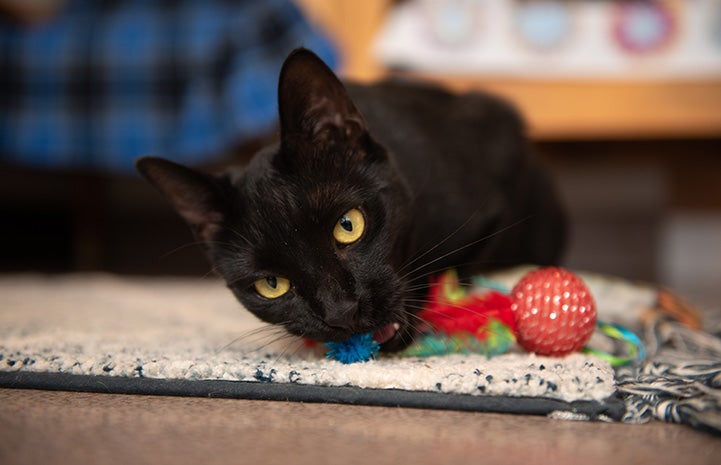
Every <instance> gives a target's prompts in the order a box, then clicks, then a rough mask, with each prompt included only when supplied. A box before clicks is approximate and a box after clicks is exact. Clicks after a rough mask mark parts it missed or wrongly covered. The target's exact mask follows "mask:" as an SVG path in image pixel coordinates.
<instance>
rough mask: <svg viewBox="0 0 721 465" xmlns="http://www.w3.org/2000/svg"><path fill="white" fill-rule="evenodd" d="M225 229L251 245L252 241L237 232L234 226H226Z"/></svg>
mask: <svg viewBox="0 0 721 465" xmlns="http://www.w3.org/2000/svg"><path fill="white" fill-rule="evenodd" d="M227 229H228V231H230V232H232V233H233V234H234V235H235V236H236V237H238V238H239V239H242V240H243V241H245V243H246V244H248V245H249V246H251V247H253V243H252V242H251V241H250V240H249V239H248V238H247V237H245V236H244V235H242V234H241V233H240V232H238V231H237V230H236V229H235V228H231V227H230V226H228V227H227Z"/></svg>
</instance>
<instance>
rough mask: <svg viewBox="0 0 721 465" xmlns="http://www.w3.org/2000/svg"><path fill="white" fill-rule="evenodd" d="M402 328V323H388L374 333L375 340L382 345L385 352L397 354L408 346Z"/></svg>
mask: <svg viewBox="0 0 721 465" xmlns="http://www.w3.org/2000/svg"><path fill="white" fill-rule="evenodd" d="M401 328H402V327H401V323H398V322H396V321H394V322H392V323H388V324H387V325H385V326H383V327H381V328H379V329H377V330H375V331H374V332H373V339H374V340H375V341H376V342H377V343H379V344H380V345H381V350H382V351H383V352H396V351H398V350H401V349H402V348H404V347H405V346H406V345H407V343H406V342H404V340H405V339H407V338H404V337H403V330H402V329H401Z"/></svg>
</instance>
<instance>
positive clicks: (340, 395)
mask: <svg viewBox="0 0 721 465" xmlns="http://www.w3.org/2000/svg"><path fill="white" fill-rule="evenodd" d="M0 388H12V389H40V390H49V391H71V392H94V393H105V394H131V395H155V396H177V397H209V398H229V399H247V400H268V401H287V402H309V403H330V404H348V405H367V406H379V407H404V408H420V409H432V410H457V411H467V412H486V413H511V414H526V415H548V414H550V413H552V412H557V411H566V412H572V413H575V414H580V415H585V416H586V417H588V418H589V419H591V420H599V419H602V418H610V419H612V420H615V421H620V420H621V419H622V417H623V415H624V413H625V411H626V408H625V405H624V402H623V400H621V399H620V398H619V397H618V396H616V395H614V396H611V397H609V398H607V399H605V400H604V401H603V402H598V401H595V400H578V401H573V402H566V401H563V400H559V399H551V398H547V397H521V396H519V397H512V396H483V395H477V396H476V395H468V394H447V393H441V392H427V391H407V390H401V389H375V388H360V387H355V386H318V385H309V384H294V383H268V382H251V381H230V380H183V379H160V378H144V377H137V378H127V377H117V376H101V375H76V374H69V373H44V372H1V371H0Z"/></svg>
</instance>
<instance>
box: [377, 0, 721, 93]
mask: <svg viewBox="0 0 721 465" xmlns="http://www.w3.org/2000/svg"><path fill="white" fill-rule="evenodd" d="M656 1H663V2H664V5H665V6H667V7H668V8H669V9H670V10H671V11H673V14H674V15H675V16H674V21H675V22H676V24H678V28H677V29H678V33H677V34H675V36H674V37H673V40H671V41H670V42H669V43H668V44H667V45H666V46H664V47H662V48H661V49H659V50H654V51H653V53H645V54H639V53H630V52H629V51H627V50H624V48H623V47H622V46H621V45H620V44H619V43H618V41H617V39H616V37H615V36H614V31H613V25H614V20H613V18H614V14H617V11H616V9H617V7H618V2H614V1H595V0H579V1H574V2H568V1H565V2H564V1H561V0H557V1H552V0H536V1H533V0H527V1H519V0H445V1H444V0H413V1H408V2H403V3H401V4H399V5H397V6H396V7H395V8H394V9H393V10H392V11H390V12H389V14H388V17H387V21H386V24H385V25H384V27H383V28H382V29H381V31H380V33H379V35H378V37H377V40H376V43H375V53H376V55H377V56H378V57H379V59H380V61H381V62H382V63H383V64H384V65H385V66H387V67H390V68H401V69H410V70H417V71H424V72H432V73H448V74H484V75H503V76H522V77H541V78H543V77H547V78H621V79H670V78H682V79H685V78H718V77H721V46H720V45H719V40H718V38H717V36H718V35H719V32H718V30H719V28H720V27H721V26H719V21H721V20H719V18H721V0H683V1H681V0H656ZM554 3H556V5H555V6H553V5H552V4H554ZM523 8H525V9H526V11H525V13H524V12H523V10H522V9H523ZM544 9H545V10H544ZM432 11H435V12H437V13H436V15H437V16H433V14H431V13H429V12H432ZM562 11H566V13H565V15H566V16H567V19H563V18H564V13H562ZM529 12H530V13H531V14H532V16H533V17H532V18H530V19H531V20H532V21H533V22H534V24H533V25H529V24H528V22H529ZM539 12H540V13H539ZM524 15H525V19H524ZM541 16H545V18H546V19H545V21H548V22H549V23H548V24H545V25H543V24H540V23H537V22H538V21H539V20H543V18H542V17H541ZM553 22H555V23H556V24H555V25H554V24H552V23H553ZM564 22H567V23H568V24H565V23H564ZM469 28H470V29H469ZM519 28H520V31H519ZM564 28H565V29H567V30H566V31H565V32H564V31H563V29H564ZM523 31H525V32H523ZM554 34H556V35H558V37H554V36H553V35H554ZM563 34H565V37H561V36H562V35H563ZM524 36H525V39H524ZM532 37H535V38H536V41H539V40H541V41H542V40H546V41H548V43H549V44H550V45H553V46H547V47H544V46H529V40H528V39H529V38H531V39H532ZM539 37H540V38H541V39H539Z"/></svg>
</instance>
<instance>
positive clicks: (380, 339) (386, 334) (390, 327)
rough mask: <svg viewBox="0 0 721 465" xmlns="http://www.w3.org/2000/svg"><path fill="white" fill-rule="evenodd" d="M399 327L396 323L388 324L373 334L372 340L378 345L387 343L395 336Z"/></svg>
mask: <svg viewBox="0 0 721 465" xmlns="http://www.w3.org/2000/svg"><path fill="white" fill-rule="evenodd" d="M400 327H401V326H400V325H399V324H398V323H388V324H387V325H385V326H384V327H382V328H380V329H379V330H377V331H376V332H374V333H373V339H374V340H375V341H376V342H377V343H378V344H383V343H384V342H388V341H389V340H390V339H391V338H392V337H393V336H395V335H396V332H398V329H400Z"/></svg>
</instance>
